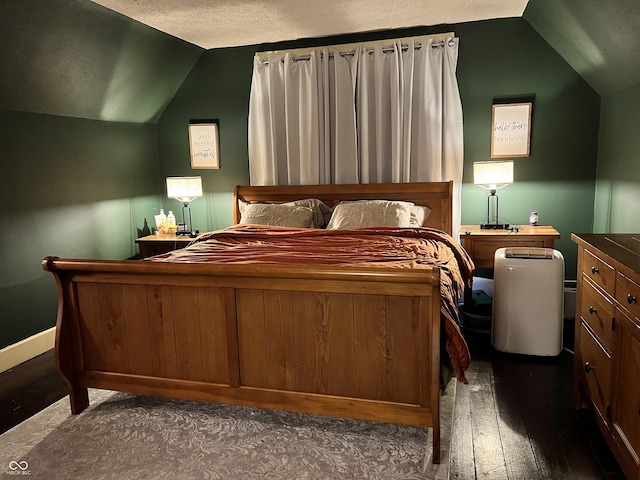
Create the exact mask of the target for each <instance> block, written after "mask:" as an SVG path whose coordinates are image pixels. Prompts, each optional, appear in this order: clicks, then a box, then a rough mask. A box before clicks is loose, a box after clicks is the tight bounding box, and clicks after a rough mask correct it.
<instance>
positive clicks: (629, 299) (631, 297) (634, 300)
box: [627, 293, 638, 305]
mask: <svg viewBox="0 0 640 480" xmlns="http://www.w3.org/2000/svg"><path fill="white" fill-rule="evenodd" d="M627 303H628V304H629V305H631V304H632V303H638V299H637V298H636V296H635V295H631V294H630V293H627Z"/></svg>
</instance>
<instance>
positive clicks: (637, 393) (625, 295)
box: [571, 234, 640, 479]
mask: <svg viewBox="0 0 640 480" xmlns="http://www.w3.org/2000/svg"><path fill="white" fill-rule="evenodd" d="M571 239H572V240H573V241H574V242H576V243H577V244H578V291H577V298H576V311H578V312H579V316H577V318H578V319H579V321H576V339H575V360H574V384H573V401H574V404H575V406H576V407H578V408H580V407H588V408H590V409H591V410H592V411H593V412H594V414H595V418H596V422H597V423H598V426H599V427H600V430H601V431H602V433H603V435H604V436H605V438H606V440H607V443H608V444H609V446H610V447H611V450H612V451H613V453H614V455H615V457H616V459H617V460H618V462H619V463H620V466H621V467H622V469H623V471H624V473H625V476H626V477H627V478H628V479H640V304H639V303H638V299H640V234H635V235H634V234H573V235H572V236H571Z"/></svg>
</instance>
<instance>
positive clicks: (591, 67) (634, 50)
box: [94, 0, 640, 95]
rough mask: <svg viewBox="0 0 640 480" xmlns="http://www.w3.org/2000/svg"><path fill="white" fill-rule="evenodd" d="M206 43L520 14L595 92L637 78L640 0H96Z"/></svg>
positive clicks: (259, 40) (611, 90)
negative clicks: (604, 0) (339, 0)
mask: <svg viewBox="0 0 640 480" xmlns="http://www.w3.org/2000/svg"><path fill="white" fill-rule="evenodd" d="M94 2H95V3H97V4H100V5H102V6H104V7H107V8H109V9H111V10H114V11H116V12H118V13H121V14H123V15H125V16H127V17H131V18H132V19H134V20H137V21H139V22H141V23H144V24H147V25H149V26H151V27H153V28H155V29H157V30H160V31H162V32H165V33H168V34H170V35H173V36H174V37H177V38H180V39H183V40H185V41H187V42H189V43H192V44H194V45H197V46H200V47H202V48H205V49H211V48H222V47H232V46H238V45H253V44H260V43H271V42H278V41H285V40H296V39H300V38H313V37H324V36H332V35H340V34H346V33H357V32H366V31H375V30H385V29H392V28H405V27H416V26H423V25H425V26H433V25H441V24H456V23H463V22H471V21H478V20H489V19H495V18H509V17H523V18H524V19H525V20H526V21H527V22H529V24H531V25H532V27H533V28H535V29H536V30H537V31H538V33H539V34H540V35H541V36H542V37H543V38H545V40H547V42H549V44H550V45H551V46H552V47H553V48H554V49H555V50H556V51H557V52H558V53H559V54H560V55H562V56H563V57H564V58H565V60H566V61H567V62H568V63H569V64H570V65H571V66H572V67H573V68H574V69H575V70H576V71H577V72H578V73H580V74H581V75H582V77H583V78H584V79H585V80H586V81H587V82H589V84H590V85H591V86H592V87H593V88H594V89H595V90H596V91H597V92H598V93H600V94H601V95H608V94H610V93H614V92H616V91H619V90H622V89H624V88H627V87H629V86H632V85H636V84H638V83H640V34H638V27H639V26H640V1H639V0H609V1H606V2H603V1H601V0H553V1H552V0H406V1H402V2H400V1H394V0H348V1H341V2H338V1H336V0H315V1H300V0H220V1H218V0H216V1H213V0H183V1H178V0H136V1H131V0H94Z"/></svg>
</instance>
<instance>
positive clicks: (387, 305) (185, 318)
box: [43, 182, 452, 463]
mask: <svg viewBox="0 0 640 480" xmlns="http://www.w3.org/2000/svg"><path fill="white" fill-rule="evenodd" d="M451 195H452V184H451V182H438V183H412V184H376V185H324V186H288V187H284V186H276V187H237V188H236V190H235V200H236V201H235V208H236V213H235V220H236V222H237V221H238V219H239V211H238V201H237V200H238V199H242V200H244V201H247V202H253V201H261V202H266V201H269V202H276V203H280V202H287V201H291V200H295V199H302V198H318V199H320V200H323V201H324V202H325V203H327V204H328V205H330V206H332V205H334V204H336V203H337V202H340V201H342V200H357V199H385V200H405V201H411V202H414V203H416V204H418V205H426V206H428V207H430V208H431V210H432V213H431V215H430V216H429V218H428V220H427V222H426V224H427V226H432V227H435V228H438V229H441V230H443V231H445V232H447V233H449V234H450V233H451ZM43 268H44V269H45V270H46V271H49V272H51V273H52V274H53V275H54V277H55V279H56V283H57V286H58V297H59V307H58V317H57V329H56V343H55V356H56V362H57V366H58V369H59V370H60V372H61V374H62V375H63V377H64V379H65V381H66V383H67V385H68V389H69V393H70V401H71V410H72V412H73V413H74V414H77V413H80V412H81V411H82V410H84V409H85V408H86V407H87V406H88V405H89V399H88V392H87V388H89V387H91V388H100V389H110V390H118V391H124V392H131V393H136V394H147V395H160V396H166V397H176V398H183V399H192V400H202V401H211V402H220V403H227V404H236V405H244V406H252V407H260V408H268V409H281V410H289V411H297V412H306V413H313V414H320V415H329V416H339V417H347V418H355V419H361V420H373V421H378V422H391V423H399V424H407V425H416V426H423V427H430V428H432V429H433V444H432V445H433V452H432V461H433V463H439V461H440V421H439V416H440V325H441V324H440V293H439V278H440V277H439V270H438V269H422V270H410V269H391V268H356V267H344V266H343V267H335V266H308V265H306V266H305V265H266V264H261V265H258V264H243V265H238V264H236V265H224V264H180V263H166V262H148V261H136V260H125V261H111V260H80V259H59V258H56V257H47V258H45V259H44V260H43ZM194 332H195V333H194Z"/></svg>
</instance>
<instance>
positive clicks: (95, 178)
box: [0, 0, 203, 349]
mask: <svg viewBox="0 0 640 480" xmlns="http://www.w3.org/2000/svg"><path fill="white" fill-rule="evenodd" d="M202 52H203V50H202V49H200V48H198V47H195V46H193V45H190V44H187V43H185V42H183V41H181V40H178V39H175V38H174V37H171V36H169V35H165V34H163V33H160V32H158V31H157V30H154V29H152V28H150V27H147V26H144V25H142V24H139V23H137V22H134V21H133V20H131V19H129V18H127V17H124V16H122V15H119V14H116V13H115V12H113V11H111V10H108V9H106V8H103V7H100V6H98V5H96V4H94V3H92V2H90V1H88V0H3V1H2V2H0V65H2V68H0V168H1V170H0V171H1V172H2V177H3V182H2V188H1V189H0V204H1V205H2V209H0V224H1V225H2V235H0V304H2V314H0V349H1V348H3V347H6V346H7V345H11V344H14V343H16V342H18V341H20V340H22V339H25V338H27V337H29V336H31V335H34V334H36V333H38V332H41V331H43V330H46V329H47V328H50V327H52V326H54V325H55V321H56V312H57V293H56V288H55V282H54V280H53V276H52V275H51V274H50V273H47V272H45V271H44V270H43V269H42V267H41V262H42V259H43V258H44V257H45V256H46V255H56V256H60V257H78V258H83V257H84V258H118V259H122V258H128V257H131V256H133V255H134V254H135V253H136V248H135V243H134V241H135V238H137V237H138V236H139V235H140V234H141V233H143V232H145V231H146V230H145V226H146V224H147V223H150V222H153V217H152V215H153V213H154V210H157V209H158V208H159V206H160V204H161V202H162V197H163V195H162V179H161V177H160V175H159V167H158V165H159V162H158V151H157V148H158V145H157V136H156V130H155V124H154V122H155V121H156V119H157V118H158V117H159V116H160V114H161V112H162V111H163V110H164V108H165V106H166V105H167V103H168V102H169V100H170V99H171V97H173V94H174V93H175V92H176V90H177V89H178V87H179V86H180V84H181V83H182V81H183V79H184V78H185V77H186V75H187V73H188V72H189V70H190V69H191V67H192V66H193V64H194V63H195V62H196V60H197V59H198V57H199V56H200V55H201V54H202Z"/></svg>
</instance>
